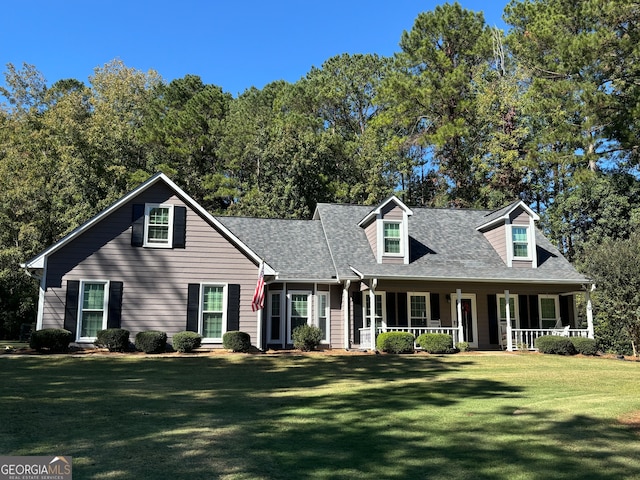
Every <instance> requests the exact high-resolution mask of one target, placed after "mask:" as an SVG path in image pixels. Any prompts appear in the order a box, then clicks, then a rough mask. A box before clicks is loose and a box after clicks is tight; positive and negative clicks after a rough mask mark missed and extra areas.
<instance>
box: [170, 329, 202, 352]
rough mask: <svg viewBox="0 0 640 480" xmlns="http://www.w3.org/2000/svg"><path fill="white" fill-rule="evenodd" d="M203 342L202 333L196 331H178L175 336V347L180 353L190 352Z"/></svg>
mask: <svg viewBox="0 0 640 480" xmlns="http://www.w3.org/2000/svg"><path fill="white" fill-rule="evenodd" d="M201 344H202V335H200V334H199V333H196V332H190V331H186V330H185V331H184V332H178V333H176V334H175V335H174V336H173V348H174V350H177V351H178V352H180V353H189V352H192V351H193V350H195V349H196V348H198V347H199V346H200V345H201Z"/></svg>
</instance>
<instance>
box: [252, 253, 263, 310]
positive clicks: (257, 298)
mask: <svg viewBox="0 0 640 480" xmlns="http://www.w3.org/2000/svg"><path fill="white" fill-rule="evenodd" d="M263 307H264V262H262V263H261V264H260V271H259V272H258V283H257V284H256V291H255V292H253V300H252V301H251V310H253V311H254V312H257V311H258V310H261V309H262V308H263Z"/></svg>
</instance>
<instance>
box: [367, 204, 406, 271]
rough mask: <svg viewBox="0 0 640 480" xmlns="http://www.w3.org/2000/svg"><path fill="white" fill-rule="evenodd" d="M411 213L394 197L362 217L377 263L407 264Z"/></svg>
mask: <svg viewBox="0 0 640 480" xmlns="http://www.w3.org/2000/svg"><path fill="white" fill-rule="evenodd" d="M411 215H413V212H412V211H411V209H410V208H409V207H407V206H406V205H405V204H404V203H402V201H400V199H398V198H397V197H396V196H395V195H394V196H391V197H389V198H388V199H386V200H385V201H384V202H382V203H381V204H380V205H379V206H378V207H377V208H375V209H374V210H372V211H371V212H370V213H369V214H368V215H367V216H366V217H364V218H363V219H362V220H361V221H360V223H359V224H358V226H359V227H361V228H363V229H364V231H365V234H366V235H367V239H368V240H369V245H371V250H372V251H373V253H374V255H375V256H376V260H377V262H378V263H404V264H408V263H409V217H410V216H411Z"/></svg>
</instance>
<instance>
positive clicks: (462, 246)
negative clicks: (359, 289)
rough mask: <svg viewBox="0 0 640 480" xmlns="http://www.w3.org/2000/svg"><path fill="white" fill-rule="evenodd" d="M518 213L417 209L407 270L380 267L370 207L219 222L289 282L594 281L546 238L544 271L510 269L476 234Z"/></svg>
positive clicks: (541, 259)
mask: <svg viewBox="0 0 640 480" xmlns="http://www.w3.org/2000/svg"><path fill="white" fill-rule="evenodd" d="M511 207H512V205H510V206H508V207H505V208H504V209H500V210H497V211H487V210H456V209H431V208H416V207H412V211H413V215H412V216H411V217H409V237H410V239H409V243H410V252H411V262H410V263H409V264H408V265H403V264H402V265H399V264H379V263H377V261H376V258H375V254H374V252H373V251H372V249H371V246H370V245H369V242H368V240H367V238H366V235H365V231H364V229H363V228H361V227H359V226H358V223H359V222H360V221H361V220H362V219H363V218H364V217H365V216H366V215H367V214H369V213H370V212H371V210H372V207H371V206H360V205H336V204H318V206H317V215H316V218H318V220H270V219H255V218H237V217H218V220H219V221H220V222H221V223H223V224H224V225H225V226H226V227H227V228H228V229H229V230H230V231H231V232H232V233H233V234H234V235H236V236H237V237H238V238H239V239H241V240H242V241H243V242H245V243H246V244H247V246H249V247H250V248H251V249H252V250H254V251H255V252H256V253H257V254H259V255H261V256H262V257H263V258H264V259H265V261H266V262H267V263H269V265H271V266H272V267H273V268H274V269H275V270H276V271H277V272H278V273H279V276H280V277H281V278H286V279H309V280H313V279H317V280H327V279H332V278H336V276H337V278H339V279H346V278H352V279H353V278H357V275H356V273H354V270H353V269H355V270H356V271H357V272H359V273H361V274H363V275H365V276H366V277H378V278H383V277H388V278H393V277H396V278H425V279H427V278H428V279H438V278H441V279H460V280H468V281H474V280H476V281H482V280H494V281H499V280H506V281H520V282H527V281H532V282H535V281H540V282H550V283H553V282H556V283H569V282H575V283H582V282H586V281H587V279H586V278H585V277H583V276H582V275H581V274H579V273H578V272H577V271H576V270H575V269H574V268H573V266H572V265H571V264H570V263H569V262H568V261H567V260H566V259H565V258H564V257H563V256H562V255H561V254H560V252H559V251H558V250H557V249H556V248H554V247H553V245H552V244H551V243H550V242H549V241H548V240H547V239H546V238H545V237H544V235H543V234H542V233H541V232H540V231H536V243H537V254H538V264H539V266H538V268H510V267H507V265H506V264H505V262H504V261H503V260H502V258H501V257H500V256H499V255H498V253H497V252H496V250H495V249H494V248H493V247H492V246H491V244H490V243H489V241H488V240H487V239H486V238H485V237H484V235H483V234H482V233H481V232H478V231H477V230H476V228H477V227H478V226H479V225H484V224H486V223H487V222H488V221H491V219H492V218H494V217H496V216H497V217H499V216H501V215H503V214H504V212H505V211H507V210H508V209H509V208H511Z"/></svg>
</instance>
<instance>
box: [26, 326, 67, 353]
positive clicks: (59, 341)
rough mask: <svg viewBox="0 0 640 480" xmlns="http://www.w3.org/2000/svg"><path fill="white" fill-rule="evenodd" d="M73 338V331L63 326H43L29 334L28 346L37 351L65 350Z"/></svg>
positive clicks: (57, 351) (54, 351)
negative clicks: (43, 327) (41, 328)
mask: <svg viewBox="0 0 640 480" xmlns="http://www.w3.org/2000/svg"><path fill="white" fill-rule="evenodd" d="M72 339H73V333H71V332H70V331H69V330H65V329H63V328H45V329H43V330H36V331H35V332H33V333H32V334H31V338H30V339H29V346H30V347H31V348H33V349H35V350H37V351H38V352H43V351H49V352H52V353H59V352H66V351H68V350H69V344H70V343H71V340H72Z"/></svg>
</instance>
